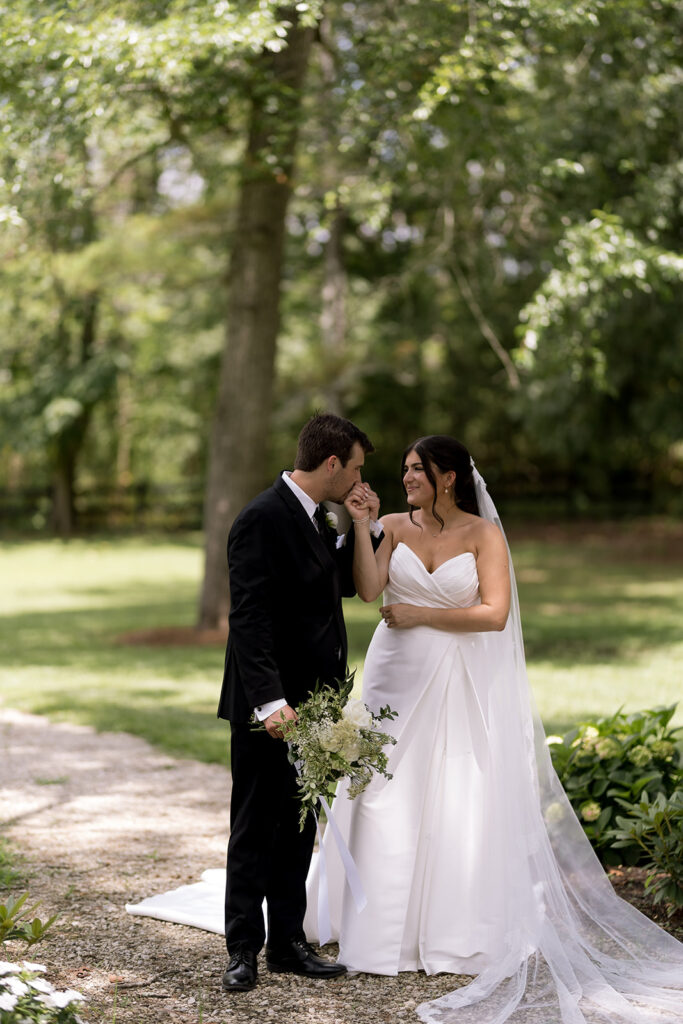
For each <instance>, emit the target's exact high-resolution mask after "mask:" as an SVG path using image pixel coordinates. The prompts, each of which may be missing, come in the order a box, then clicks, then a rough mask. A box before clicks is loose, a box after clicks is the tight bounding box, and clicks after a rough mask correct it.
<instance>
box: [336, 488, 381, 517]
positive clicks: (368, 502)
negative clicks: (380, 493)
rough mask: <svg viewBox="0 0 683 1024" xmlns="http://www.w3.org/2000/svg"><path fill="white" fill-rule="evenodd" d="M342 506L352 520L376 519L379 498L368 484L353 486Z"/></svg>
mask: <svg viewBox="0 0 683 1024" xmlns="http://www.w3.org/2000/svg"><path fill="white" fill-rule="evenodd" d="M344 506H345V508H346V510H347V512H348V513H349V515H350V516H351V518H352V519H353V520H354V522H355V521H356V520H359V521H362V520H364V519H366V517H367V518H369V519H377V516H378V515H379V498H378V497H377V495H376V494H375V492H374V491H373V489H372V488H371V487H370V485H369V484H365V483H359V484H354V486H353V488H352V490H351V491H350V492H349V494H347V496H346V498H345V499H344Z"/></svg>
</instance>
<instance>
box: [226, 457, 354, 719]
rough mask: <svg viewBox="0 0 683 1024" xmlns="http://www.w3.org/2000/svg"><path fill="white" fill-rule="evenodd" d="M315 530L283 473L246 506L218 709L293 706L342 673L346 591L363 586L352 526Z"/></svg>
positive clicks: (235, 532)
mask: <svg viewBox="0 0 683 1024" xmlns="http://www.w3.org/2000/svg"><path fill="white" fill-rule="evenodd" d="M335 541H336V533H335V531H334V530H332V529H328V530H327V531H326V533H325V534H324V535H321V534H320V533H318V532H317V530H316V528H315V526H314V525H313V523H312V522H311V520H310V519H309V517H308V515H307V514H306V512H305V510H304V508H303V506H302V504H301V502H300V501H299V500H298V498H297V497H296V496H295V495H294V494H293V493H292V491H291V490H290V488H289V487H288V486H287V484H286V483H285V482H284V481H283V480H282V478H281V477H278V479H277V480H276V481H275V483H274V484H273V486H272V487H270V488H269V489H268V490H267V491H264V492H263V493H262V494H259V495H258V497H256V498H254V500H253V501H251V502H250V503H249V504H248V505H247V506H246V507H245V508H244V509H243V510H242V512H240V514H239V515H238V517H237V519H236V520H235V522H234V524H233V527H232V529H231V531H230V536H229V539H228V568H229V573H230V597H231V608H230V633H229V637H228V645H227V649H226V652H225V670H224V673H223V687H222V690H221V697H220V703H219V706H218V716H219V718H227V719H229V720H230V721H232V722H247V721H249V719H250V718H251V716H252V713H253V710H254V708H255V707H258V706H259V705H261V704H265V703H266V702H268V701H272V700H278V699H279V698H284V699H285V700H286V701H287V703H288V704H289V705H291V706H292V707H295V706H296V705H297V704H298V703H300V702H301V701H302V700H305V699H306V697H307V696H308V694H309V693H310V692H311V690H312V689H313V687H314V686H315V684H316V682H317V681H318V680H320V681H321V682H333V681H334V680H335V679H342V678H343V677H344V674H345V672H346V659H347V653H348V651H347V640H346V628H345V626H344V617H343V614H342V597H352V596H353V595H354V594H355V589H354V585H353V577H352V571H351V569H352V561H353V530H351V531H349V535H348V536H347V542H346V544H345V545H344V547H342V548H340V549H339V550H336V549H335Z"/></svg>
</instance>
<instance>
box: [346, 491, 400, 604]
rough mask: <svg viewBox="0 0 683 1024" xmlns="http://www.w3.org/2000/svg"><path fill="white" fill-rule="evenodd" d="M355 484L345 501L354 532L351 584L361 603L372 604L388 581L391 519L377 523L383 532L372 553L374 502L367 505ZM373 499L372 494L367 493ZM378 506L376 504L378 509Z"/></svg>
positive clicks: (386, 517) (391, 546) (389, 517)
mask: <svg viewBox="0 0 683 1024" xmlns="http://www.w3.org/2000/svg"><path fill="white" fill-rule="evenodd" d="M363 486H364V485H357V486H356V488H354V491H352V492H351V494H349V496H348V497H347V499H346V501H345V502H344V504H345V506H346V509H347V511H348V513H349V515H350V516H351V519H352V520H353V530H354V533H355V538H354V547H353V582H354V585H355V587H356V592H357V594H358V596H359V597H360V599H361V600H362V601H374V600H375V599H376V598H377V597H379V595H380V594H381V593H382V591H383V590H384V587H385V586H386V582H387V579H388V578H389V559H390V558H391V552H392V550H393V546H394V545H393V539H392V534H391V526H390V522H389V521H390V520H391V519H392V518H393V517H392V516H384V518H382V519H380V520H379V522H380V524H381V525H382V528H383V530H384V536H383V538H382V542H381V544H380V545H379V547H378V548H377V551H374V550H373V545H372V537H371V534H370V524H371V521H372V520H371V513H372V511H373V503H371V502H368V498H367V495H366V494H363V493H361V490H360V488H361V487H363ZM370 493H371V494H372V495H373V496H374V492H370ZM378 507H379V503H377V508H378Z"/></svg>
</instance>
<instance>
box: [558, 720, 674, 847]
mask: <svg viewBox="0 0 683 1024" xmlns="http://www.w3.org/2000/svg"><path fill="white" fill-rule="evenodd" d="M675 710H676V705H675V704H672V705H671V706H669V707H662V708H653V709H651V710H648V711H638V712H635V713H633V714H630V715H626V714H623V713H622V712H621V711H618V712H617V713H616V714H615V715H612V717H611V718H599V719H597V720H596V721H593V722H581V723H580V724H579V725H578V726H576V728H574V729H571V730H570V731H569V732H567V733H565V734H564V736H562V737H559V736H550V737H549V738H548V743H549V745H550V753H551V757H552V760H553V765H554V767H555V770H556V772H557V774H558V776H559V778H560V782H561V783H562V785H563V786H564V788H565V790H566V793H567V796H568V797H569V799H570V801H571V804H572V806H573V808H574V810H575V811H576V814H577V815H578V817H579V820H580V821H581V823H582V825H583V827H584V830H585V832H586V835H587V836H588V838H589V839H590V841H591V843H592V845H593V848H594V849H595V851H596V853H597V854H598V856H599V857H600V859H601V860H602V862H603V864H606V865H616V864H629V865H634V864H639V863H643V862H644V860H645V857H646V854H645V851H644V849H643V847H642V845H641V844H639V843H638V842H637V841H636V839H635V837H633V838H632V839H631V840H630V841H627V840H626V839H625V838H624V839H622V840H620V842H619V845H618V846H615V839H614V835H613V833H612V832H611V830H610V826H611V825H613V824H614V822H615V821H616V816H617V813H621V814H623V810H624V808H628V807H637V806H639V805H640V803H641V802H642V801H643V800H644V799H645V798H648V799H650V800H653V799H654V798H655V797H656V796H657V795H658V794H660V793H661V794H663V796H664V797H670V796H671V795H672V793H674V791H675V790H676V789H677V788H678V787H680V786H681V784H682V779H683V773H682V772H681V769H680V757H681V755H680V751H679V749H678V747H677V746H676V742H675V735H676V732H677V730H676V729H671V728H669V723H670V721H671V718H672V717H673V714H674V712H675Z"/></svg>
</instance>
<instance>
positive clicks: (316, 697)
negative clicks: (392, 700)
mask: <svg viewBox="0 0 683 1024" xmlns="http://www.w3.org/2000/svg"><path fill="white" fill-rule="evenodd" d="M354 675H355V673H354V672H352V673H351V674H350V675H348V676H347V677H346V678H345V679H344V681H343V682H341V684H340V686H339V689H337V688H335V687H334V686H330V685H329V684H324V685H322V686H321V685H317V686H316V688H315V690H314V691H313V693H312V694H311V696H310V697H309V698H308V699H307V700H305V701H303V702H302V703H301V704H299V705H298V707H297V709H296V713H297V715H298V716H299V717H298V720H297V721H296V722H290V721H285V722H284V723H283V728H282V732H283V736H284V738H285V740H286V741H287V742H288V743H289V755H288V756H289V760H290V761H291V762H292V764H296V765H297V770H298V772H299V794H300V797H301V811H300V814H299V827H300V828H302V829H303V827H304V822H305V821H306V816H307V815H308V812H309V811H310V810H312V809H313V808H314V807H315V805H316V803H317V802H318V800H319V799H320V797H325V798H326V799H328V798H331V797H332V796H334V792H335V788H336V785H337V782H338V781H339V780H340V779H343V778H346V777H348V778H349V780H350V785H349V797H350V798H351V799H353V798H354V797H356V796H358V794H359V793H362V792H363V790H364V789H365V787H366V786H367V785H368V783H369V782H370V780H371V778H372V776H373V774H374V773H378V774H379V775H384V776H385V777H386V778H387V779H390V778H391V773H390V772H389V771H388V770H387V763H388V755H387V753H386V751H385V750H384V747H386V746H387V745H388V744H393V743H395V742H396V740H395V739H394V737H393V736H390V735H389V734H388V733H385V732H382V731H381V730H380V729H378V728H377V724H378V723H379V722H382V721H384V720H386V719H392V718H395V717H396V712H395V711H392V710H391V708H390V707H389V705H387V706H386V707H383V708H381V709H380V711H379V713H378V714H376V715H373V714H372V712H371V711H370V710H369V709H368V708H367V707H366V706H365V704H363V703H362V701H359V700H350V699H349V698H350V695H351V690H352V689H353V677H354Z"/></svg>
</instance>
